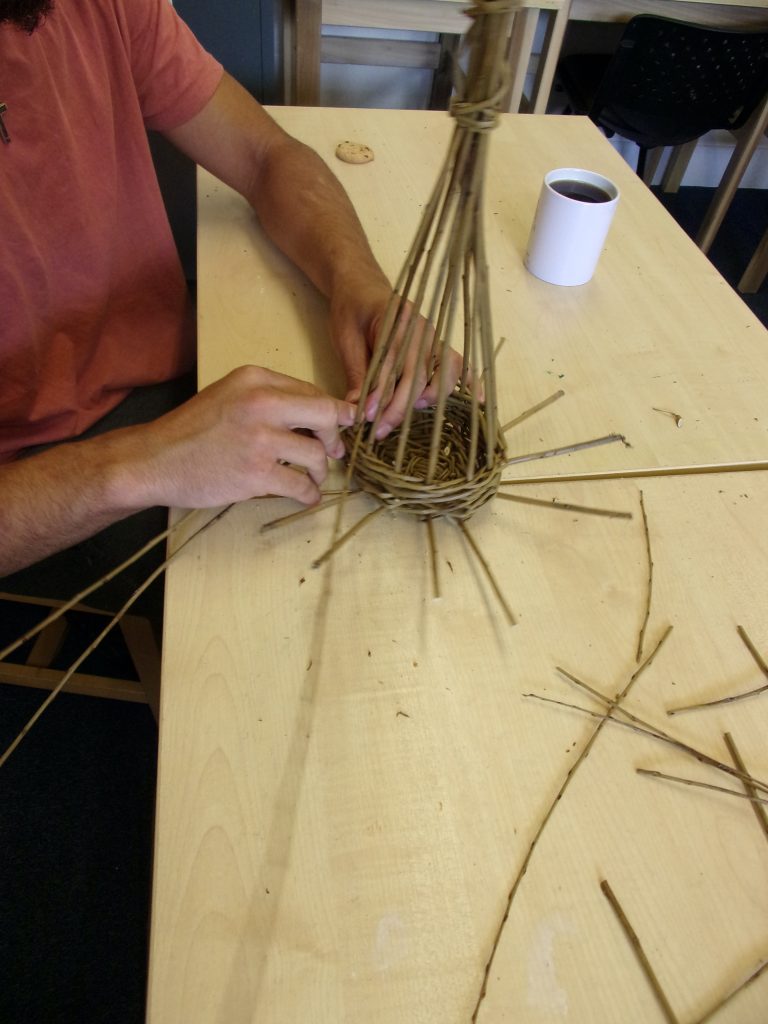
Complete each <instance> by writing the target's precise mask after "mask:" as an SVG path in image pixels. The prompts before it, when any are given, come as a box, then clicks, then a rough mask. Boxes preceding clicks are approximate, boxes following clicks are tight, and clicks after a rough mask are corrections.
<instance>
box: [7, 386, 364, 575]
mask: <svg viewBox="0 0 768 1024" xmlns="http://www.w3.org/2000/svg"><path fill="white" fill-rule="evenodd" d="M353 418H354V407H353V406H351V405H348V404H347V403H345V402H340V401H337V400H336V399H333V398H330V397H328V396H327V395H324V394H323V393H322V392H320V391H319V390H318V389H317V388H315V387H313V386H312V385H311V384H306V383H304V382H303V381H298V380H294V379H293V378H291V377H286V376H284V375H283V374H279V373H274V372H272V371H271V370H265V369H261V368H259V367H255V366H246V367H241V368H240V369H238V370H234V371H233V372H232V373H230V374H228V375H227V376H226V377H224V378H222V380H220V381H217V382H216V383H215V384H212V385H211V386H210V387H208V388H205V389H204V390H203V391H201V392H200V394H199V395H197V396H196V397H195V398H193V399H191V400H190V401H189V402H186V403H185V404H184V405H182V406H180V407H179V408H178V409H174V410H173V411H172V412H170V413H168V414H167V415H165V416H162V417H160V419H158V420H155V421H154V422H153V423H147V424H142V425H140V426H136V427H127V428H125V429H123V430H116V431H113V432H111V433H109V434H104V435H102V436H100V437H96V438H93V439H92V440H88V441H80V442H74V443H70V444H63V445H59V446H57V447H56V448H52V449H50V450H49V451H47V452H44V453H42V454H40V455H35V456H33V457H31V458H29V459H21V460H19V461H17V462H12V463H10V464H8V465H4V466H0V495H2V500H0V576H2V575H6V574H7V573H11V572H14V571H16V570H17V569H21V568H23V567H24V566H26V565H30V564H31V563H32V562H36V561H39V560H40V559H41V558H44V557H45V556H46V555H49V554H52V553H53V552H54V551H60V550H62V549H63V548H66V547H69V546H70V545H71V544H74V543H76V542H77V541H79V540H82V539H83V538H85V537H88V536H91V535H92V534H94V533H96V532H97V531H99V530H101V529H103V528H104V527H106V526H108V525H110V523H113V522H116V521H117V520H118V519H122V518H124V517H125V516H127V515H130V514H131V513H133V512H137V511H139V510H140V509H143V508H151V507H152V506H154V505H168V506H178V507H181V508H205V507H215V506H217V505H225V504H227V503H229V502H231V501H241V500H244V499H246V498H250V497H254V496H257V495H263V494H279V495H282V496H283V497H290V498H295V499H296V500H297V501H300V502H303V503H304V504H312V503H314V502H316V501H317V500H318V499H319V497H320V491H319V487H320V484H321V483H322V481H323V480H324V479H325V475H326V471H327V461H326V460H327V458H328V457H332V458H338V457H339V456H341V454H342V453H343V443H342V442H341V439H340V437H339V431H338V428H339V426H349V425H350V424H351V423H352V421H353ZM297 427H301V428H304V429H305V430H310V431H312V432H313V436H307V435H306V434H304V433H302V434H298V433H296V428H297Z"/></svg>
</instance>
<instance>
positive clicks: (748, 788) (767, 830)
mask: <svg viewBox="0 0 768 1024" xmlns="http://www.w3.org/2000/svg"><path fill="white" fill-rule="evenodd" d="M723 739H724V740H725V745H726V747H728V753H729V754H730V755H731V758H732V759H733V763H734V764H735V765H736V767H737V768H738V770H739V771H740V772H741V773H742V780H741V784H742V785H743V786H744V792H745V793H746V795H747V796H748V797H749V798H750V799H751V800H752V810H753V811H754V812H755V817H756V818H757V823H758V825H759V826H760V829H761V831H762V833H763V835H764V836H765V838H766V839H768V813H766V810H765V808H764V807H761V806H760V804H764V803H768V800H763V799H762V798H761V797H759V796H758V795H757V790H756V789H755V787H754V785H753V784H752V782H748V781H747V776H748V775H749V772H748V771H747V766H746V765H745V764H744V759H743V758H742V756H741V754H740V753H739V748H738V747H737V746H736V741H735V740H734V738H733V736H731V734H730V733H729V732H726V733H723ZM758 801H759V802H758Z"/></svg>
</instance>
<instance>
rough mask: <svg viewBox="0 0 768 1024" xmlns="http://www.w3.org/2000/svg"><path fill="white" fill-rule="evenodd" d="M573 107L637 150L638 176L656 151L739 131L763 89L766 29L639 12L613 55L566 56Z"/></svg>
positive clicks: (563, 65)
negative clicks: (716, 132) (726, 131)
mask: <svg viewBox="0 0 768 1024" xmlns="http://www.w3.org/2000/svg"><path fill="white" fill-rule="evenodd" d="M557 76H558V80H559V83H560V85H561V86H562V88H563V89H564V90H565V92H566V94H567V97H568V101H569V106H570V109H571V110H572V111H573V112H574V113H581V114H587V115H588V116H589V118H590V119H591V120H592V121H594V122H595V124H596V125H598V126H599V127H600V128H602V129H603V130H604V131H605V132H606V133H607V134H608V135H609V136H610V135H613V134H614V133H616V134H617V135H621V136H622V138H625V139H631V140H632V141H633V142H636V143H637V145H638V146H639V147H640V153H639V156H638V162H637V173H638V175H639V176H640V177H641V178H644V177H645V164H646V156H647V153H648V151H649V150H651V149H655V148H656V147H659V146H679V145H682V144H683V143H686V142H692V141H693V140H695V139H698V138H700V137H701V136H702V135H705V134H706V133H707V132H709V131H712V130H713V129H716V128H727V129H730V130H733V129H738V128H740V127H741V126H742V125H743V124H744V123H745V122H746V121H747V119H748V118H749V116H750V114H751V113H752V111H753V110H754V108H755V107H756V106H757V104H758V103H759V102H760V100H761V99H762V98H763V96H764V95H765V93H766V91H768V31H744V30H735V29H723V28H710V27H708V26H704V25H696V24H692V23H690V22H685V21H676V20H674V19H672V18H660V17H656V16H655V15H651V14H641V15H638V16H637V17H635V18H632V20H631V21H629V22H628V23H627V26H626V28H625V30H624V32H623V34H622V36H621V40H620V42H619V45H618V49H617V50H616V52H615V53H614V54H613V55H612V56H611V55H602V54H601V55H598V54H573V55H571V56H568V57H564V58H563V59H562V60H561V61H560V63H559V65H558V71H557Z"/></svg>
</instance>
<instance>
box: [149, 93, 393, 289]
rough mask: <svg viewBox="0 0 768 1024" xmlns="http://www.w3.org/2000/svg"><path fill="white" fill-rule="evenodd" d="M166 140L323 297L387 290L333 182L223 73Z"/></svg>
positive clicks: (349, 207) (305, 150)
mask: <svg viewBox="0 0 768 1024" xmlns="http://www.w3.org/2000/svg"><path fill="white" fill-rule="evenodd" d="M167 135H168V137H169V138H170V140H171V141H172V142H173V143H174V144H175V145H176V146H178V147H179V149H181V150H182V151H183V152H185V153H187V154H188V155H189V156H190V157H191V158H192V159H193V160H195V161H196V162H197V163H199V164H201V165H202V166H203V167H206V168H207V169H208V170H209V171H211V172H212V173H213V174H215V175H216V176H217V177H219V178H221V180H222V181H225V182H226V183H227V184H228V185H230V186H231V187H232V188H235V189H237V191H238V192H240V193H241V194H242V195H243V196H245V197H246V198H247V199H248V201H249V202H250V204H251V205H252V206H253V208H254V210H255V211H256V214H257V216H258V217H259V220H260V221H261V223H262V225H263V226H264V229H265V230H266V231H267V233H268V234H269V236H270V237H271V238H272V240H273V241H274V242H275V244H276V245H278V246H279V247H280V248H281V249H282V250H283V252H285V253H286V255H287V256H288V257H289V258H290V259H291V260H292V261H293V262H294V263H296V265H297V266H299V267H300V268H301V269H302V270H303V271H304V273H305V274H307V276H308V277H309V278H310V279H311V280H312V281H313V282H314V284H315V285H316V286H317V287H318V288H319V289H320V290H321V291H322V292H323V293H324V294H325V295H327V296H329V297H332V296H333V295H334V293H335V292H336V290H337V288H339V287H341V289H342V290H344V291H348V290H349V289H350V286H351V285H352V283H353V282H357V281H365V282H367V285H368V286H369V287H370V283H371V281H373V282H375V284H376V286H377V287H379V286H380V287H381V288H382V290H386V288H387V282H386V279H385V278H384V275H383V274H382V272H381V270H380V268H379V266H378V264H377V263H376V260H375V259H374V257H373V254H372V252H371V249H370V246H369V245H368V242H367V240H366V237H365V233H364V231H363V229H362V227H361V225H360V221H359V219H358V217H357V214H356V213H355V210H354V208H353V206H352V203H351V202H350V201H349V199H348V197H347V195H346V193H345V191H344V189H343V188H342V187H341V184H340V183H339V181H338V179H337V178H336V177H335V175H334V174H332V172H331V170H330V169H329V168H328V166H327V165H326V164H325V163H324V162H323V160H322V159H321V158H320V157H319V156H318V155H317V153H315V152H314V150H312V149H310V148H309V147H307V146H305V145H304V144H303V143H301V142H299V141H298V140H297V139H295V138H293V137H292V136H290V135H287V134H286V133H285V132H284V131H283V130H282V128H280V127H279V126H278V125H277V124H276V123H275V121H274V120H273V118H271V117H270V116H269V114H268V113H267V112H266V110H264V108H263V107H261V106H260V105H259V104H258V103H256V101H255V100H254V99H253V98H252V97H251V96H250V95H249V94H248V93H247V92H246V91H245V89H243V87H242V86H241V85H239V84H238V83H237V82H236V81H235V80H234V79H233V78H231V77H230V76H229V75H224V77H223V79H222V81H221V83H220V85H219V87H218V89H217V90H216V93H215V94H214V97H213V98H212V99H211V101H210V102H209V103H208V105H207V106H206V107H205V108H204V109H203V110H202V111H201V112H200V113H199V114H197V115H196V116H195V117H194V118H192V119H191V120H190V121H188V122H187V123H186V124H183V125H180V126H179V127H177V128H174V129H172V130H169V131H168V132H167Z"/></svg>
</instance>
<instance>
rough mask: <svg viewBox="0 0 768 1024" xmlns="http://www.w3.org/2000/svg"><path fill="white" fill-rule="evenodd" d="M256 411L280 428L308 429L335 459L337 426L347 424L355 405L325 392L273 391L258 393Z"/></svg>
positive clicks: (338, 438)
mask: <svg viewBox="0 0 768 1024" xmlns="http://www.w3.org/2000/svg"><path fill="white" fill-rule="evenodd" d="M259 414H260V417H261V418H262V419H265V420H266V421H267V422H269V423H271V424H272V425H273V427H277V428H282V429H283V430H284V431H286V432H288V431H294V430H309V431H311V432H312V433H313V434H314V435H315V437H316V438H317V439H318V440H319V441H320V442H321V443H322V445H323V448H324V449H325V452H326V454H328V455H330V456H331V457H332V458H334V459H338V458H340V457H341V455H342V454H343V452H344V443H343V441H342V440H341V436H340V434H339V427H340V426H345V427H348V426H351V425H352V424H353V423H354V420H355V407H354V406H353V405H351V404H350V403H349V402H342V401H340V400H339V399H337V398H331V397H330V396H329V395H323V394H322V393H320V392H318V393H317V394H315V395H296V394H287V393H285V392H280V391H273V392H271V393H269V392H267V393H266V394H264V395H262V398H261V402H260V408H259Z"/></svg>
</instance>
